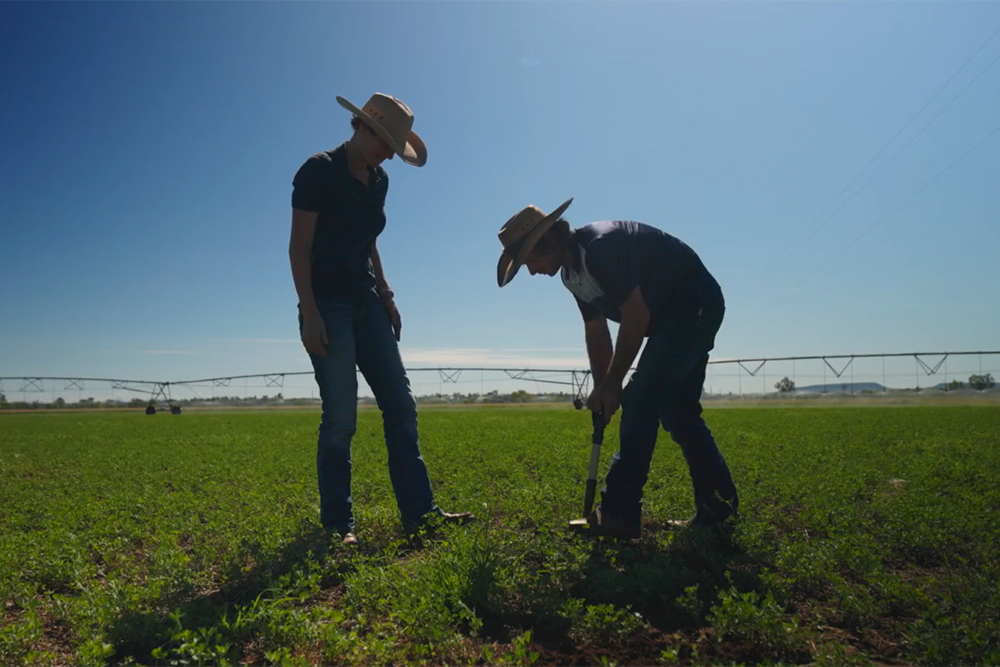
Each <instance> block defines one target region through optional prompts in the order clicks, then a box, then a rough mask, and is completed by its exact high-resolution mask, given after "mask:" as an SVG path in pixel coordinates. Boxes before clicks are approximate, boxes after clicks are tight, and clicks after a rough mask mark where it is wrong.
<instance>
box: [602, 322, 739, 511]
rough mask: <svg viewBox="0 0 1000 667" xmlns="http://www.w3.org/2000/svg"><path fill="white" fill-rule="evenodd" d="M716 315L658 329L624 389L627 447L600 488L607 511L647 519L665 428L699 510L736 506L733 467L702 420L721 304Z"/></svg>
mask: <svg viewBox="0 0 1000 667" xmlns="http://www.w3.org/2000/svg"><path fill="white" fill-rule="evenodd" d="M710 310H711V312H708V311H709V309H706V312H705V313H704V314H703V315H701V316H699V317H697V318H694V320H692V321H689V322H684V323H680V324H678V323H671V324H670V325H667V326H661V327H657V328H656V329H655V330H654V331H653V332H652V333H651V334H650V336H649V338H648V339H647V341H646V347H645V348H644V349H643V352H642V355H641V357H640V359H639V363H638V365H637V366H636V372H635V373H633V374H632V378H631V380H630V381H629V383H628V385H627V386H626V387H625V389H624V390H623V391H622V400H621V409H622V414H621V423H620V430H619V440H620V449H619V451H618V452H616V453H615V455H614V457H612V460H611V467H610V469H609V470H608V474H607V478H606V480H605V481H606V485H605V487H604V489H602V491H601V509H602V510H604V511H606V512H608V513H609V514H611V515H614V516H615V517H617V518H619V519H621V520H623V521H626V522H638V521H639V520H640V518H641V501H642V490H643V486H644V485H645V484H646V479H647V477H648V475H649V466H650V461H651V460H652V457H653V447H654V446H655V444H656V438H657V435H658V434H659V427H660V424H662V425H663V428H664V429H665V430H666V431H668V432H669V433H670V436H671V438H673V440H674V442H676V443H677V444H678V445H680V447H681V451H682V452H683V454H684V458H685V460H686V461H687V465H688V470H689V472H690V475H691V482H692V485H693V487H694V500H695V506H696V508H697V511H698V512H705V511H707V512H716V513H717V512H719V511H720V510H721V511H722V512H724V513H728V512H735V511H736V509H737V506H738V504H739V499H738V497H737V493H736V486H735V485H734V484H733V480H732V477H731V476H730V474H729V467H728V466H727V465H726V461H725V459H724V458H723V456H722V453H721V452H720V451H719V448H718V446H717V445H716V443H715V438H713V437H712V432H711V431H710V430H709V428H708V426H707V425H706V424H705V421H704V420H703V419H702V418H701V413H702V406H701V392H702V385H703V384H704V382H705V369H706V367H707V364H708V353H709V352H710V351H711V350H712V348H713V347H714V345H715V334H716V332H717V331H718V328H719V325H720V324H721V322H722V316H723V312H724V311H725V308H724V306H722V305H721V304H720V305H717V306H716V307H714V308H712V309H710Z"/></svg>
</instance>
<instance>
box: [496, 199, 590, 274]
mask: <svg viewBox="0 0 1000 667" xmlns="http://www.w3.org/2000/svg"><path fill="white" fill-rule="evenodd" d="M571 203H573V198H572V197H570V198H569V199H567V200H566V201H565V202H563V203H562V205H561V206H560V207H559V208H557V209H556V210H554V211H552V212H551V213H549V214H548V215H546V214H545V211H543V210H542V209H540V208H538V207H537V206H528V207H526V208H524V209H522V210H521V212H520V213H518V214H516V215H515V216H514V217H512V218H511V219H510V220H508V221H507V224H505V225H504V226H503V227H502V228H501V229H500V233H499V234H497V236H498V237H499V238H500V243H501V245H503V252H502V253H501V254H500V263H499V264H497V284H498V285H499V286H500V287H503V286H504V285H506V284H507V283H509V282H510V281H511V280H513V279H514V276H515V275H516V274H517V270H518V269H520V268H521V265H522V264H524V262H525V260H526V259H527V258H528V253H530V252H531V249H532V248H534V247H535V244H536V243H538V240H539V239H541V238H542V237H543V236H544V235H545V232H547V231H549V228H550V227H551V226H552V225H553V224H555V222H556V221H557V220H559V216H560V215H562V214H563V212H564V211H565V210H566V209H567V208H569V205H570V204H571Z"/></svg>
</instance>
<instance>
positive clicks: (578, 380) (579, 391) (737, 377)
mask: <svg viewBox="0 0 1000 667" xmlns="http://www.w3.org/2000/svg"><path fill="white" fill-rule="evenodd" d="M976 356H978V365H977V364H976V363H975V357H976ZM984 356H985V357H987V358H988V359H991V360H993V361H996V360H998V359H1000V351H976V352H900V353H885V354H840V355H814V356H799V357H759V358H752V359H714V360H710V361H709V364H710V368H709V379H708V380H706V389H707V390H709V393H710V394H712V395H715V396H719V395H721V394H719V393H717V392H713V387H712V386H709V383H711V382H721V384H728V385H735V386H732V389H735V390H736V392H735V393H737V394H738V395H740V396H742V395H744V394H745V393H747V392H750V393H753V394H758V393H759V392H758V391H757V390H756V388H757V387H759V388H760V390H761V392H760V393H763V394H767V393H769V392H770V386H771V382H773V381H774V380H775V379H776V378H778V377H781V376H782V375H784V376H785V378H791V379H792V380H793V385H794V386H796V387H798V382H799V381H800V380H812V381H813V382H814V383H815V384H812V385H810V386H808V387H805V388H800V389H801V390H802V391H809V390H812V391H821V392H823V393H826V392H827V391H833V392H839V391H843V392H849V393H852V394H853V393H855V391H856V390H857V391H860V392H872V391H873V387H874V390H875V391H886V392H887V391H890V389H889V386H888V383H889V381H890V379H891V380H892V381H893V382H895V383H897V384H898V383H899V382H900V379H901V378H908V379H906V380H904V382H910V381H915V389H916V390H917V391H919V390H920V385H921V377H931V376H938V375H941V376H943V377H944V382H943V383H940V384H939V385H938V387H943V388H945V390H948V388H950V386H951V385H949V384H948V379H949V376H950V377H951V378H952V379H953V380H955V381H957V382H961V380H960V378H964V377H966V376H967V375H968V374H970V373H976V372H977V366H978V373H980V374H982V373H984V372H987V371H989V372H997V369H990V368H984V367H983V357H984ZM907 358H910V359H912V360H913V366H912V370H905V371H904V372H900V371H903V367H902V366H901V365H900V364H901V363H902V364H907V363H908V362H907V361H906V359H907ZM951 358H956V359H957V360H958V366H959V367H960V368H956V367H955V366H953V367H952V369H951V371H949V367H948V361H949V359H951ZM879 360H881V364H880V368H879V367H878V361H879ZM810 362H811V363H810ZM963 362H964V365H963ZM865 363H867V364H868V366H869V367H868V368H867V369H865V368H861V369H858V372H857V376H858V378H860V379H868V380H871V381H870V382H860V383H859V382H857V381H856V377H855V375H856V373H855V367H856V366H858V365H864V364H865ZM873 363H874V364H875V366H873V365H872V364H873ZM887 363H888V364H889V366H888V367H887ZM796 364H798V366H796ZM994 365H995V364H994ZM725 368H729V369H730V370H734V371H735V373H732V372H729V373H726V372H719V371H718V370H715V369H725ZM810 368H811V370H809V369H810ZM769 369H770V370H769ZM407 373H409V374H417V373H419V374H424V373H435V374H437V381H438V383H439V386H440V387H443V386H444V385H445V384H458V383H459V382H460V379H459V378H460V377H461V376H462V375H463V374H466V376H467V377H468V375H470V374H475V373H479V374H480V380H479V383H481V387H485V383H484V381H483V379H482V378H483V376H484V375H485V374H486V373H490V374H496V375H499V379H500V380H501V381H521V382H527V383H535V384H536V386H537V385H540V384H547V385H556V386H563V387H567V388H568V389H569V392H568V393H569V394H570V395H571V396H572V397H573V406H574V407H575V408H576V409H577V410H580V409H583V407H584V405H585V402H586V398H587V395H588V392H589V386H590V380H591V373H590V371H589V370H580V369H537V368H493V367H481V368H472V367H451V368H408V369H407ZM297 376H310V377H311V376H313V372H312V371H295V372H289V373H256V374H248V375H229V376H220V377H210V378H201V379H197V380H179V381H171V382H161V381H155V380H122V379H116V378H89V377H40V376H14V377H11V376H8V377H0V394H2V393H3V390H4V389H5V388H6V389H7V390H8V391H12V392H16V393H18V394H21V395H29V394H45V393H47V392H51V393H52V396H53V400H55V395H56V393H57V392H58V393H68V392H79V393H80V394H81V395H82V392H83V391H84V390H85V388H87V389H92V388H94V386H95V385H100V386H102V387H106V388H110V389H111V391H112V393H114V392H116V391H117V392H124V393H132V394H135V395H136V397H137V398H139V397H144V398H143V401H144V402H145V408H144V409H145V413H146V414H147V415H155V414H156V413H157V412H161V411H163V412H165V411H167V410H169V411H170V412H171V413H172V414H180V413H181V404H180V402H178V400H176V398H175V396H174V393H175V390H178V389H185V390H187V391H189V392H190V393H191V394H192V396H194V397H195V398H197V399H203V400H213V399H214V393H215V391H216V390H217V389H218V388H223V387H230V386H231V385H233V384H234V383H235V382H238V381H243V384H244V387H248V386H249V383H250V381H251V380H252V381H254V386H255V387H263V388H265V389H267V388H275V389H277V390H279V391H281V390H283V389H285V388H286V385H285V380H286V379H287V378H291V377H297ZM769 379H770V381H771V382H769ZM757 380H759V381H760V384H759V385H757V384H756V381H757ZM462 382H464V383H468V382H475V380H472V381H470V380H462ZM491 382H492V380H491ZM745 382H746V383H747V389H744V383H745ZM4 383H6V385H5V384H4ZM11 383H14V385H13V386H12V385H11ZM236 386H238V385H236ZM750 387H753V388H754V389H753V391H751V390H750ZM292 388H293V389H294V388H296V387H294V386H293V387H292ZM199 389H201V390H204V389H209V390H211V391H212V394H213V399H209V398H208V397H204V396H202V395H201V394H199ZM484 393H485V392H484ZM724 393H725V392H723V394H724ZM733 393H734V392H732V391H730V392H729V394H730V395H732V394H733ZM145 397H148V398H145Z"/></svg>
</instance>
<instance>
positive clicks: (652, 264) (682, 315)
mask: <svg viewBox="0 0 1000 667" xmlns="http://www.w3.org/2000/svg"><path fill="white" fill-rule="evenodd" d="M572 238H573V249H574V256H575V258H576V261H575V262H574V265H573V266H564V267H563V269H562V272H561V275H562V281H563V285H565V286H566V288H567V289H568V290H569V291H570V292H572V293H573V295H574V297H575V298H576V303H577V306H578V307H579V309H580V313H581V315H583V319H584V320H585V321H590V320H592V319H594V318H595V317H597V316H598V315H604V316H605V317H606V318H608V319H609V320H612V321H614V322H619V323H620V322H621V311H620V307H621V306H622V304H624V303H625V301H626V300H627V299H628V297H629V295H631V294H632V292H633V291H634V290H635V288H637V287H638V288H639V290H640V293H641V294H642V298H643V301H645V303H646V306H647V307H648V308H649V311H650V321H651V326H650V332H652V331H653V330H655V328H656V327H658V326H663V325H664V324H667V323H679V322H685V321H687V322H691V321H694V320H695V318H697V317H698V316H699V315H704V314H711V315H712V316H717V317H718V318H720V321H721V316H722V315H721V311H722V310H724V302H723V297H722V289H721V288H720V287H719V284H718V282H716V280H715V278H714V277H713V276H712V274H711V273H709V271H708V269H706V268H705V265H704V264H702V261H701V259H700V258H699V257H698V254H697V253H696V252H695V251H694V250H692V249H691V248H690V247H689V246H688V245H687V244H686V243H684V242H683V241H681V240H680V239H678V238H676V237H674V236H671V235H670V234H668V233H666V232H664V231H662V230H660V229H657V228H656V227H652V226H650V225H645V224H643V223H640V222H632V221H622V220H617V221H607V222H595V223H592V224H589V225H586V226H584V227H580V228H578V229H575V230H573V234H572Z"/></svg>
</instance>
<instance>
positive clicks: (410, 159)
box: [337, 95, 427, 167]
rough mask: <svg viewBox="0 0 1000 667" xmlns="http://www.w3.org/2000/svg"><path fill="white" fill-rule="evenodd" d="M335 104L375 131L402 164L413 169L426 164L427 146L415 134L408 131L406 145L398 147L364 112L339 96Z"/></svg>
mask: <svg viewBox="0 0 1000 667" xmlns="http://www.w3.org/2000/svg"><path fill="white" fill-rule="evenodd" d="M337 103H338V104H340V106H342V107H344V108H345V109H347V110H348V111H350V112H351V113H352V114H354V115H355V116H357V117H358V118H359V119H360V120H361V122H363V123H364V124H365V125H367V126H368V127H370V128H371V129H373V130H375V133H376V134H378V136H379V137H381V139H382V141H384V142H385V143H386V144H388V146H389V148H391V149H392V152H394V153H395V154H396V155H398V156H399V157H400V159H401V160H402V161H403V162H405V163H406V164H410V165H413V166H414V167H422V166H424V165H425V164H427V146H425V145H424V140H423V139H421V138H420V136H419V135H418V134H417V133H416V132H414V131H413V130H410V134H409V136H408V137H407V138H406V143H405V144H403V145H402V146H400V145H399V144H398V143H397V142H396V141H395V140H394V139H393V138H392V135H390V134H389V133H388V132H387V131H386V129H385V128H384V127H382V124H381V123H379V122H378V121H377V120H375V119H374V118H372V117H371V116H370V115H368V114H366V113H365V112H364V111H362V110H361V109H359V108H358V107H356V106H354V105H353V104H351V103H350V102H349V101H348V100H346V99H344V98H343V97H341V96H340V95H337Z"/></svg>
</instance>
